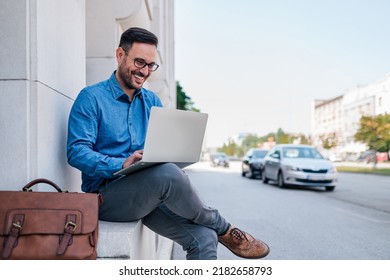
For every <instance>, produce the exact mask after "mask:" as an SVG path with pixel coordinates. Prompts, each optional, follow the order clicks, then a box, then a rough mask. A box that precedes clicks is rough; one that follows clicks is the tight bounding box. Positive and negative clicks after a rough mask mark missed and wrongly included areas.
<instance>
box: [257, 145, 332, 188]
mask: <svg viewBox="0 0 390 280" xmlns="http://www.w3.org/2000/svg"><path fill="white" fill-rule="evenodd" d="M262 179H263V182H264V183H267V182H268V181H269V180H272V181H275V182H277V184H278V186H279V187H284V186H286V185H299V186H307V187H325V189H326V190H327V191H333V190H334V188H335V187H336V184H337V181H338V173H337V170H336V168H335V167H334V165H333V163H332V162H331V161H329V160H327V159H325V158H324V157H323V156H322V155H321V154H320V152H318V151H317V149H315V148H314V147H312V146H309V145H293V144H280V145H276V146H275V147H273V148H272V149H271V150H270V151H269V152H268V154H267V155H266V157H265V158H264V169H263V174H262Z"/></svg>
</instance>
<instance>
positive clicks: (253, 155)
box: [241, 148, 268, 179]
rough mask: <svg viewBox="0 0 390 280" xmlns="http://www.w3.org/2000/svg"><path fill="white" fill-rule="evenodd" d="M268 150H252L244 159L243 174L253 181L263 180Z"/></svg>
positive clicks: (242, 164)
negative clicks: (262, 175)
mask: <svg viewBox="0 0 390 280" xmlns="http://www.w3.org/2000/svg"><path fill="white" fill-rule="evenodd" d="M267 152H268V149H259V148H253V149H250V150H249V151H248V152H247V153H246V154H245V156H244V158H243V159H242V163H241V170H242V172H241V174H242V176H244V177H249V178H251V179H254V178H257V177H259V178H261V174H262V172H263V160H264V157H265V155H266V154H267Z"/></svg>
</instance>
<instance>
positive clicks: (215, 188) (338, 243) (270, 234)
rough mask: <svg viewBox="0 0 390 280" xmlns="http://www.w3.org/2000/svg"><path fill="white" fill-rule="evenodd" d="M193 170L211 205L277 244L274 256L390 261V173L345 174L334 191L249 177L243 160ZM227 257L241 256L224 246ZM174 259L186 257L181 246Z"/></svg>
mask: <svg viewBox="0 0 390 280" xmlns="http://www.w3.org/2000/svg"><path fill="white" fill-rule="evenodd" d="M186 172H187V174H188V175H189V177H190V179H191V180H192V182H193V183H194V185H195V186H196V188H197V189H198V190H199V193H200V195H201V197H202V198H203V200H204V201H205V203H206V204H208V205H209V206H212V207H215V208H217V209H219V211H220V212H221V214H222V215H223V216H224V217H225V218H227V219H228V221H230V222H231V223H232V224H234V225H235V226H236V227H239V228H241V229H243V230H245V231H247V232H249V233H250V234H252V235H253V236H256V237H258V238H260V239H262V240H263V241H265V242H266V243H268V244H269V246H270V248H271V253H270V254H269V255H268V256H267V257H266V258H265V259H269V260H390V176H388V177H386V176H379V175H364V174H352V173H340V174H339V184H338V186H337V187H336V189H335V190H334V191H333V192H326V191H324V190H323V189H321V188H318V189H317V188H310V189H304V188H287V189H280V188H278V187H277V186H276V185H272V184H267V185H265V184H263V182H262V181H261V180H252V179H248V178H244V177H242V176H241V173H240V165H239V162H232V163H231V167H230V168H222V167H219V168H215V167H214V168H212V167H210V165H209V163H207V162H202V163H198V164H196V165H193V166H191V167H189V168H187V171H186ZM218 258H219V259H221V260H229V259H239V258H238V257H236V256H235V255H233V254H231V253H230V251H228V250H227V249H226V248H224V246H222V245H220V246H219V249H218ZM173 259H185V253H184V252H183V250H182V248H181V247H180V246H178V245H175V248H174V253H173Z"/></svg>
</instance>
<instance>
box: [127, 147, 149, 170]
mask: <svg viewBox="0 0 390 280" xmlns="http://www.w3.org/2000/svg"><path fill="white" fill-rule="evenodd" d="M143 154H144V150H138V151H135V152H134V153H133V154H132V155H131V156H129V157H128V158H127V159H126V160H125V162H124V163H123V165H122V168H126V167H128V166H130V165H132V164H133V163H134V162H137V161H140V160H141V159H142V155H143Z"/></svg>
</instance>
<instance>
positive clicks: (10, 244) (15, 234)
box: [2, 214, 24, 259]
mask: <svg viewBox="0 0 390 280" xmlns="http://www.w3.org/2000/svg"><path fill="white" fill-rule="evenodd" d="M23 223H24V215H23V214H17V215H15V216H14V220H13V221H12V227H11V230H10V232H9V235H8V237H7V240H6V241H5V245H4V250H3V254H2V257H3V259H8V258H9V257H10V256H11V253H12V250H13V249H14V248H15V247H16V246H17V245H18V238H19V234H20V231H21V230H22V227H23Z"/></svg>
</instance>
